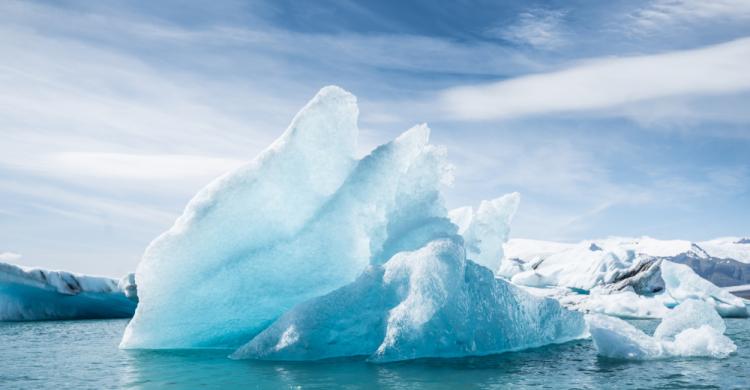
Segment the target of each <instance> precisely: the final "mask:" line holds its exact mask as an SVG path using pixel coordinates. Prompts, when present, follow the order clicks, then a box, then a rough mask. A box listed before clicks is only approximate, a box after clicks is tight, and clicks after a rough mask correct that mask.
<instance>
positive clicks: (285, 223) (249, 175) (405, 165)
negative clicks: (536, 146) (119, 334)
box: [121, 87, 455, 349]
mask: <svg viewBox="0 0 750 390" xmlns="http://www.w3.org/2000/svg"><path fill="white" fill-rule="evenodd" d="M357 114H358V110H357V106H356V99H355V98H354V96H353V95H351V94H349V93H348V92H345V91H344V90H342V89H340V88H337V87H326V88H324V89H322V90H321V91H320V92H319V93H318V95H317V96H316V97H315V98H313V100H312V101H311V102H310V103H308V105H307V106H306V107H305V108H303V109H302V110H301V111H300V112H299V113H298V114H297V116H296V117H295V118H294V120H293V121H292V123H291V125H290V126H289V128H288V129H287V131H286V132H285V133H284V134H283V135H282V136H281V138H280V139H279V140H277V141H276V142H275V143H274V144H273V145H271V146H270V147H269V149H268V150H266V151H265V152H263V153H262V154H261V155H260V156H259V157H258V158H257V159H256V160H254V161H253V162H251V163H250V164H248V165H246V166H244V167H241V168H239V169H238V170H236V171H233V172H230V173H228V174H226V175H224V176H222V177H220V178H218V179H217V180H215V181H214V182H212V183H211V184H209V185H208V186H207V187H206V188H204V189H203V190H201V191H200V192H199V193H198V194H197V195H196V196H195V197H194V198H193V199H192V200H191V201H190V203H189V204H188V205H187V207H186V209H185V211H184V213H183V215H182V216H181V217H180V218H179V219H178V220H177V221H176V223H175V225H174V226H173V227H172V228H171V229H170V230H169V231H167V232H166V233H164V234H162V235H161V236H159V237H158V238H157V239H156V240H155V241H154V242H152V243H151V245H149V247H148V248H147V249H146V252H145V254H144V256H143V259H142V261H141V263H140V264H139V266H138V269H137V271H136V280H137V282H138V289H139V297H140V304H139V306H138V309H137V310H136V313H135V316H134V318H133V320H132V321H131V322H130V324H129V325H128V327H127V329H126V331H125V335H124V337H123V340H122V343H121V346H122V347H123V348H148V349H158V348H161V349H168V348H211V347H222V348H229V347H238V346H240V345H242V344H244V343H245V342H247V341H248V340H249V339H251V338H252V337H253V336H255V335H256V334H258V333H259V332H260V331H262V330H263V329H265V328H266V327H267V326H268V325H269V324H270V323H271V322H273V321H274V320H275V319H276V318H278V317H279V316H280V315H281V314H283V313H284V312H285V311H287V310H289V309H290V308H292V307H293V306H294V305H296V304H298V303H300V302H303V301H306V300H308V299H311V298H314V297H317V296H320V295H323V294H326V293H329V292H331V291H333V290H335V289H336V288H339V287H341V286H343V285H346V284H348V283H350V282H352V281H353V280H354V279H355V278H356V277H357V276H358V275H359V274H360V273H361V272H362V271H363V270H364V269H365V267H366V266H367V265H368V264H370V263H378V262H383V261H385V260H387V259H388V258H390V257H391V256H392V255H393V254H395V253H397V252H399V251H403V250H413V249H416V248H418V246H415V245H421V243H422V242H424V238H425V237H427V238H431V237H433V236H434V234H433V233H432V232H431V229H434V227H435V226H438V225H441V224H442V225H446V226H453V225H452V224H451V223H450V221H448V220H447V218H444V215H445V214H446V211H445V208H444V207H443V206H442V203H441V202H440V201H439V198H440V196H439V193H438V188H439V186H440V185H441V183H444V182H448V181H449V180H450V168H449V166H448V165H447V163H445V161H444V155H445V150H444V149H440V148H436V147H433V146H431V145H428V144H427V142H428V137H429V129H428V128H427V127H426V126H424V125H420V126H416V127H414V128H412V129H410V130H408V131H407V132H405V133H404V134H402V135H401V136H399V137H398V138H397V139H396V140H394V141H393V142H391V143H388V144H386V145H383V146H380V147H378V148H376V149H375V150H374V151H373V152H372V153H370V154H369V155H368V156H366V157H364V158H363V159H361V160H356V159H354V158H353V155H354V152H355V150H354V149H355V145H356V134H357V127H356V119H357ZM441 216H442V217H441ZM454 229H455V227H454ZM186 286H189V288H187V287H186ZM196 313H200V315H196Z"/></svg>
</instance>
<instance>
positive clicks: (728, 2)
mask: <svg viewBox="0 0 750 390" xmlns="http://www.w3.org/2000/svg"><path fill="white" fill-rule="evenodd" d="M630 17H631V18H632V20H633V30H634V31H638V30H642V29H647V30H657V29H664V28H669V27H673V26H675V25H676V24H680V23H693V22H706V21H722V22H724V21H742V20H750V2H748V1H746V0H711V1H703V0H655V1H652V2H651V3H649V4H648V5H646V6H645V7H643V8H640V9H638V10H637V11H636V12H634V13H633V14H631V15H630Z"/></svg>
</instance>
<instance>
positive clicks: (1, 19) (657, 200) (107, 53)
mask: <svg viewBox="0 0 750 390" xmlns="http://www.w3.org/2000/svg"><path fill="white" fill-rule="evenodd" d="M330 84H335V85H339V86H341V87H343V88H345V89H347V90H349V91H351V92H352V93H353V94H355V95H356V96H357V98H358V101H359V105H360V123H359V126H360V141H359V148H360V153H361V154H362V155H365V154H366V153H368V152H369V151H370V150H371V149H372V148H373V147H375V146H377V145H379V144H381V143H384V142H387V141H389V140H391V139H393V138H394V137H396V136H397V135H398V134H400V133H401V132H403V131H405V130H406V129H408V128H410V127H411V126H413V125H414V124H418V123H425V122H426V123H428V124H429V126H430V128H431V129H432V142H433V143H434V144H438V145H445V146H447V147H448V153H449V159H450V160H451V161H452V163H453V164H454V165H455V177H456V178H455V180H454V183H453V185H452V186H451V187H448V188H446V189H445V196H446V202H447V204H448V206H449V207H459V206H464V205H476V204H478V203H479V202H480V201H481V200H482V199H489V198H494V197H496V196H499V195H502V194H504V193H508V192H513V191H518V192H520V193H521V195H522V201H521V206H520V208H519V210H518V213H517V215H516V218H515V220H514V221H513V226H512V231H511V236H512V237H524V238H536V239H544V240H560V241H578V240H582V239H590V238H597V237H607V236H641V235H648V236H652V237H656V238H663V239H677V238H679V239H688V240H696V241H697V240H705V239H710V238H715V237H721V236H747V235H750V2H748V1H746V0H715V1H701V0H634V1H633V0H628V1H618V0H614V1H606V2H600V1H525V0H524V1H503V2H498V1H466V0H459V1H453V2H445V3H439V2H434V1H426V0H424V1H421V0H417V1H325V0H324V1H315V2H299V1H283V0H282V1H212V2H204V1H169V0H167V1H158V2H148V1H136V2H133V1H110V0H105V1H99V2H91V1H65V0H63V1H54V2H44V1H14V0H6V1H2V2H0V261H8V262H12V263H16V264H21V265H27V266H41V267H45V268H53V269H65V270H71V271H75V272H83V273H93V274H102V275H110V276H120V275H123V274H125V273H127V272H131V271H133V270H134V269H135V267H136V265H137V263H138V261H139V259H140V256H141V255H142V253H143V250H144V249H145V247H146V246H147V245H148V243H149V242H150V241H151V240H152V239H153V238H155V237H156V236H157V235H158V234H160V233H161V232H163V231H165V230H166V229H168V228H169V227H170V226H171V224H172V223H173V222H174V220H175V218H176V217H177V216H178V215H179V214H180V213H181V211H182V209H183V208H184V206H185V204H186V203H187V202H188V201H189V199H190V198H191V197H192V196H193V195H194V194H195V193H196V192H197V190H199V189H200V188H201V187H202V186H204V185H205V184H207V183H208V182H209V181H210V180H211V179H213V178H214V177H216V176H218V175H220V174H221V173H223V172H226V171H228V170H230V169H232V168H234V167H237V166H239V165H241V164H242V163H243V162H247V161H249V160H251V159H253V157H254V156H256V155H257V154H258V153H259V152H260V151H261V150H263V149H264V148H265V147H266V146H267V145H269V144H270V143H271V142H272V141H273V140H274V139H275V138H276V137H278V136H279V135H280V134H281V133H282V132H283V131H284V129H285V128H286V126H287V125H288V124H289V122H290V121H291V119H292V117H293V116H294V114H295V113H296V112H297V111H298V110H299V109H300V108H301V107H302V106H303V105H304V104H305V103H306V102H307V101H308V100H309V99H310V98H311V97H312V96H314V95H315V93H316V92H317V91H318V90H319V89H320V88H321V87H323V86H326V85H330Z"/></svg>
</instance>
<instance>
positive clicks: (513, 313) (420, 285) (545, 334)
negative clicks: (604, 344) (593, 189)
mask: <svg viewBox="0 0 750 390" xmlns="http://www.w3.org/2000/svg"><path fill="white" fill-rule="evenodd" d="M462 241H463V240H462V239H461V237H458V236H456V237H453V238H445V239H438V240H435V241H432V242H430V243H429V244H427V245H426V246H424V247H422V248H421V249H418V250H416V251H413V252H401V253H398V254H397V255H395V256H394V257H393V258H391V259H390V260H389V261H387V262H386V263H385V264H383V265H373V266H371V267H370V268H368V270H367V271H366V272H365V273H363V274H362V275H361V276H360V277H359V278H358V279H357V281H355V282H354V283H352V284H350V285H347V286H344V287H342V288H341V289H338V290H336V291H334V292H332V293H330V294H328V295H325V296H323V297H319V298H315V299H313V300H311V301H308V302H305V303H303V304H301V305H299V306H297V307H295V308H294V309H292V310H290V311H289V312H287V313H286V314H285V315H284V316H282V317H281V318H280V319H279V320H278V321H276V322H275V323H274V324H273V325H271V326H270V327H269V328H268V329H266V330H265V331H263V332H262V333H261V334H259V335H258V336H257V337H255V338H254V339H253V340H252V341H251V342H249V343H248V344H247V345H245V346H243V347H242V348H240V349H239V350H238V351H237V352H235V353H234V354H233V357H235V358H256V359H268V360H315V359H324V358H334V357H344V356H367V357H368V360H370V361H374V362H388V361H397V360H407V359H415V358H422V357H455V356H467V355H487V354H492V353H498V352H503V351H509V350H518V349H523V348H529V347H535V346H540V345H545V344H550V343H560V342H565V341H569V340H572V339H576V338H580V337H582V336H583V335H584V334H585V324H584V321H583V317H582V315H581V314H580V313H577V312H572V311H568V310H566V309H564V308H562V307H561V306H560V305H559V304H558V303H557V302H556V301H555V300H552V299H548V298H537V297H534V296H532V295H530V294H528V293H526V292H524V291H522V290H521V289H519V288H518V287H516V286H513V285H512V284H510V283H508V282H506V281H503V280H501V279H495V278H494V277H493V274H492V272H491V271H490V270H489V269H488V268H485V267H483V266H481V265H478V264H476V263H474V262H472V261H470V260H466V259H465V258H464V256H465V253H466V250H465V249H464V247H463V243H462Z"/></svg>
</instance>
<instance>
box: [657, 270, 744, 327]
mask: <svg viewBox="0 0 750 390" xmlns="http://www.w3.org/2000/svg"><path fill="white" fill-rule="evenodd" d="M661 276H662V279H664V284H665V288H666V290H667V292H668V293H669V295H670V296H671V297H672V298H673V299H675V300H676V301H678V302H682V301H684V300H686V299H700V300H703V301H705V302H708V303H710V304H711V306H713V307H715V308H716V311H717V312H718V313H719V314H721V315H722V316H723V317H747V315H748V313H747V308H746V306H745V303H744V301H743V300H742V298H740V297H737V296H735V295H732V294H731V293H729V292H726V291H724V290H722V289H721V288H719V287H716V286H715V285H713V284H712V283H711V282H709V281H707V280H705V279H703V278H701V277H700V276H698V275H697V274H696V273H695V272H694V271H693V270H692V269H691V268H690V267H688V266H686V265H684V264H676V263H673V262H671V261H664V262H662V265H661Z"/></svg>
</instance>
